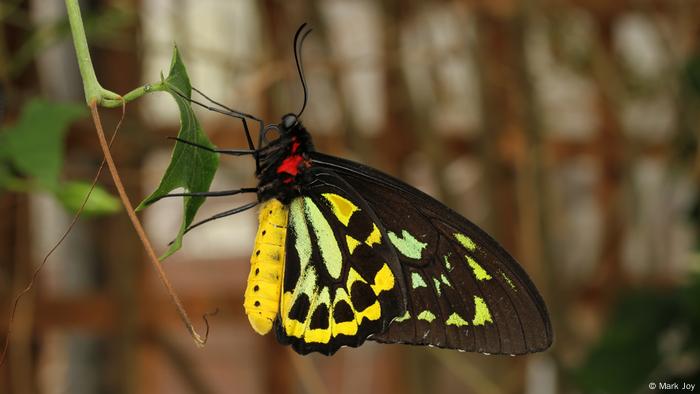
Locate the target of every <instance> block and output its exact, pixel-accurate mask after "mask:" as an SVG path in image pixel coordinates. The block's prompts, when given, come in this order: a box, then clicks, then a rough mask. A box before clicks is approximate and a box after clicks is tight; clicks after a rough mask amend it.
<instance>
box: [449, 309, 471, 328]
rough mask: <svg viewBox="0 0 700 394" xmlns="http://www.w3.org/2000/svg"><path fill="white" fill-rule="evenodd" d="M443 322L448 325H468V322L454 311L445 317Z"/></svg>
mask: <svg viewBox="0 0 700 394" xmlns="http://www.w3.org/2000/svg"><path fill="white" fill-rule="evenodd" d="M445 324H447V325H448V326H457V327H461V326H468V325H469V322H468V321H466V320H464V319H462V316H460V315H458V314H457V313H456V312H454V313H452V314H451V315H450V317H448V318H447V320H446V321H445Z"/></svg>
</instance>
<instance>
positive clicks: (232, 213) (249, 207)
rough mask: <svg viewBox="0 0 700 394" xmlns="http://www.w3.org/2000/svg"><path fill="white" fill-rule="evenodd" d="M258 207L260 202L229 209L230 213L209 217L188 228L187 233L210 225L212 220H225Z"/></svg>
mask: <svg viewBox="0 0 700 394" xmlns="http://www.w3.org/2000/svg"><path fill="white" fill-rule="evenodd" d="M256 205H258V202H257V201H254V202H251V203H248V204H245V205H241V206H240V207H236V208H233V209H229V210H228V211H224V212H220V213H217V214H216V215H214V216H211V217H208V218H206V219H204V220H201V221H199V222H197V223H195V224H193V225H191V226H189V227H187V229H186V230H185V233H188V232H189V231H190V230H192V229H194V228H195V227H199V226H201V225H203V224H204V223H208V222H211V221H212V220H216V219H221V218H225V217H227V216H231V215H235V214H237V213H240V212H243V211H247V210H249V209H251V208H254V207H255V206H256Z"/></svg>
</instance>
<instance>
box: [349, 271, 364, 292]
mask: <svg viewBox="0 0 700 394" xmlns="http://www.w3.org/2000/svg"><path fill="white" fill-rule="evenodd" d="M357 281H360V282H362V283H367V281H366V280H365V279H364V278H363V277H362V276H360V274H359V273H358V272H357V271H355V269H354V268H352V267H350V269H349V270H348V280H347V281H346V282H345V288H346V289H351V288H352V284H353V283H355V282H357Z"/></svg>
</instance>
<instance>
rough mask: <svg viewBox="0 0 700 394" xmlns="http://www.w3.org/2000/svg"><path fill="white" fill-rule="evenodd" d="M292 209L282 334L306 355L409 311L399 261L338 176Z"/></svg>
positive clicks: (381, 327) (329, 349)
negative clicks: (405, 300) (405, 303)
mask: <svg viewBox="0 0 700 394" xmlns="http://www.w3.org/2000/svg"><path fill="white" fill-rule="evenodd" d="M314 172H315V173H314V174H313V175H314V182H313V183H312V184H311V185H310V186H307V187H305V189H304V190H303V193H302V196H301V197H297V198H295V199H294V200H292V202H291V203H290V205H289V221H288V232H287V240H286V261H285V272H284V280H283V285H282V286H283V287H282V293H283V294H282V301H281V307H280V315H279V316H280V317H279V320H278V321H277V325H276V332H277V336H278V338H279V339H280V341H281V342H283V343H288V344H291V345H292V347H293V348H294V350H296V351H297V352H299V353H302V354H306V353H309V352H312V351H318V352H321V353H324V354H333V353H334V352H335V351H336V350H337V349H338V348H340V347H341V346H353V347H354V346H359V345H361V344H362V343H363V342H364V340H365V339H366V338H367V337H368V336H369V335H371V334H374V333H377V332H383V331H386V329H387V327H388V325H389V323H390V322H391V321H392V320H393V319H394V318H395V317H397V316H399V315H401V314H402V313H404V308H405V305H404V299H405V295H404V294H405V290H404V289H403V288H402V287H401V286H402V285H403V277H402V274H401V268H400V265H399V263H398V258H397V255H396V253H395V252H394V249H393V248H392V246H391V244H390V240H389V239H388V238H387V234H386V232H385V231H384V229H383V227H382V226H381V222H380V221H379V219H378V218H377V216H376V215H375V214H374V213H373V211H372V210H371V208H370V207H369V205H368V204H367V203H366V202H365V201H364V199H362V197H360V195H359V194H358V193H357V192H356V191H355V190H354V189H353V188H352V187H351V186H350V185H348V184H347V183H346V182H344V181H343V180H342V179H341V178H339V177H338V176H337V175H335V174H333V173H329V172H327V171H315V170H314Z"/></svg>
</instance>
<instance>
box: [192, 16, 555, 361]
mask: <svg viewBox="0 0 700 394" xmlns="http://www.w3.org/2000/svg"><path fill="white" fill-rule="evenodd" d="M305 28H306V24H304V25H302V26H301V27H300V28H299V30H298V31H297V32H296V35H295V36H294V55H295V60H296V66H297V71H298V73H299V76H300V79H301V83H302V87H303V90H304V104H303V105H302V108H301V110H300V111H299V112H297V113H296V114H293V113H290V114H286V115H284V116H283V117H282V119H281V122H280V123H277V124H274V123H273V124H268V125H265V124H264V123H263V121H262V120H260V119H259V118H257V117H255V116H252V115H249V114H246V113H243V112H240V111H236V110H233V109H231V108H229V107H226V106H224V105H223V104H221V103H218V102H216V101H214V100H212V99H210V98H209V97H207V96H206V95H204V94H203V93H201V92H199V91H198V90H196V89H194V90H195V91H197V92H198V93H200V94H201V95H202V96H204V97H205V98H206V99H207V100H209V101H210V102H211V103H213V104H215V105H216V106H210V105H207V104H204V103H201V102H198V101H196V100H193V99H191V98H189V97H186V98H188V100H190V101H191V102H193V103H196V104H199V105H201V106H204V107H206V108H208V109H211V110H214V111H217V112H222V113H225V114H227V115H230V116H233V117H236V118H239V119H240V120H242V123H243V128H244V131H245V134H246V138H247V142H248V147H249V149H241V150H236V149H212V148H209V147H205V146H202V145H197V144H195V143H192V142H188V141H184V140H179V141H180V142H182V143H186V144H190V145H194V146H198V147H200V148H204V149H208V150H212V151H214V152H218V153H222V154H230V155H251V156H253V158H254V159H255V164H256V176H257V178H258V185H257V187H254V188H244V189H238V190H233V191H224V192H200V193H182V194H179V195H190V196H194V195H196V196H220V195H232V194H238V193H255V194H256V195H257V201H255V202H253V203H250V204H246V205H244V206H241V207H238V208H235V209H232V210H230V211H227V212H224V213H222V214H219V215H216V216H214V217H212V218H209V219H206V220H204V221H202V222H199V223H197V224H195V225H193V226H191V227H190V228H189V229H188V231H189V230H190V229H192V228H194V227H197V226H199V225H201V224H203V223H205V222H208V221H210V220H213V219H217V218H220V217H223V216H228V215H232V214H236V213H238V212H242V211H244V210H247V209H251V208H253V207H257V206H259V215H258V216H259V218H258V219H259V227H258V231H257V235H256V238H255V244H254V249H253V253H252V256H251V269H250V274H249V276H248V282H247V288H246V291H245V297H244V308H245V312H246V314H247V316H248V319H249V321H250V324H251V326H252V328H253V329H254V330H255V331H256V332H257V333H259V334H262V335H264V334H267V333H269V332H271V331H274V333H275V334H276V336H277V339H278V340H279V342H281V343H283V344H288V345H291V347H292V349H294V350H295V351H296V352H298V353H300V354H308V353H311V352H318V353H322V354H325V355H332V354H334V353H335V352H336V351H337V350H338V349H340V348H341V347H343V346H349V347H357V346H360V345H362V344H363V343H364V342H365V341H366V340H368V339H369V340H373V341H377V342H383V343H404V344H412V345H427V346H434V347H440V348H449V349H457V350H461V351H469V352H480V353H487V354H511V355H515V354H526V353H532V352H538V351H542V350H545V349H547V348H548V347H549V346H550V345H551V344H552V340H553V332H552V327H551V323H550V319H549V315H548V313H547V308H546V306H545V303H544V301H543V300H542V297H541V296H540V294H539V292H538V291H537V289H536V287H535V286H534V285H533V283H532V281H531V280H530V279H529V277H528V275H527V274H526V272H525V271H524V270H523V268H522V267H521V266H520V265H519V264H518V263H517V262H516V261H515V260H514V259H513V257H511V256H510V255H509V254H508V252H506V251H505V250H504V249H503V248H502V247H501V246H500V245H499V244H498V242H496V241H495V240H494V239H493V238H492V237H490V236H489V235H488V234H487V233H486V232H484V231H483V230H481V229H480V228H479V227H477V226H476V225H474V224H473V223H472V222H470V221H469V220H467V219H465V218H464V217H462V216H461V215H460V214H458V213H456V212H455V211H453V210H452V209H450V208H448V207H447V206H445V205H443V204H442V203H440V202H439V201H437V200H436V199H434V198H432V197H430V196H429V195H427V194H425V193H423V192H421V191H419V190H418V189H416V188H414V187H412V186H410V185H408V184H406V183H404V182H402V181H400V180H398V179H396V178H394V177H391V176H389V175H387V174H384V173H382V172H380V171H378V170H376V169H374V168H371V167H368V166H365V165H363V164H360V163H356V162H352V161H349V160H345V159H341V158H338V157H333V156H329V155H325V154H323V153H320V152H317V151H316V150H315V149H314V146H313V142H312V137H311V134H310V133H309V131H308V130H307V129H306V128H305V127H304V125H303V124H302V122H301V120H300V117H301V114H302V113H303V111H304V108H305V107H306V102H307V96H308V93H307V86H306V82H305V79H304V73H303V68H302V65H301V64H302V62H301V46H302V44H303V41H304V39H305V38H306V37H307V35H308V34H309V33H310V31H311V30H310V29H309V30H305ZM248 121H251V122H256V123H258V124H259V126H260V132H259V138H258V144H257V146H255V145H254V144H253V139H252V137H251V134H250V131H249V127H248Z"/></svg>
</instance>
